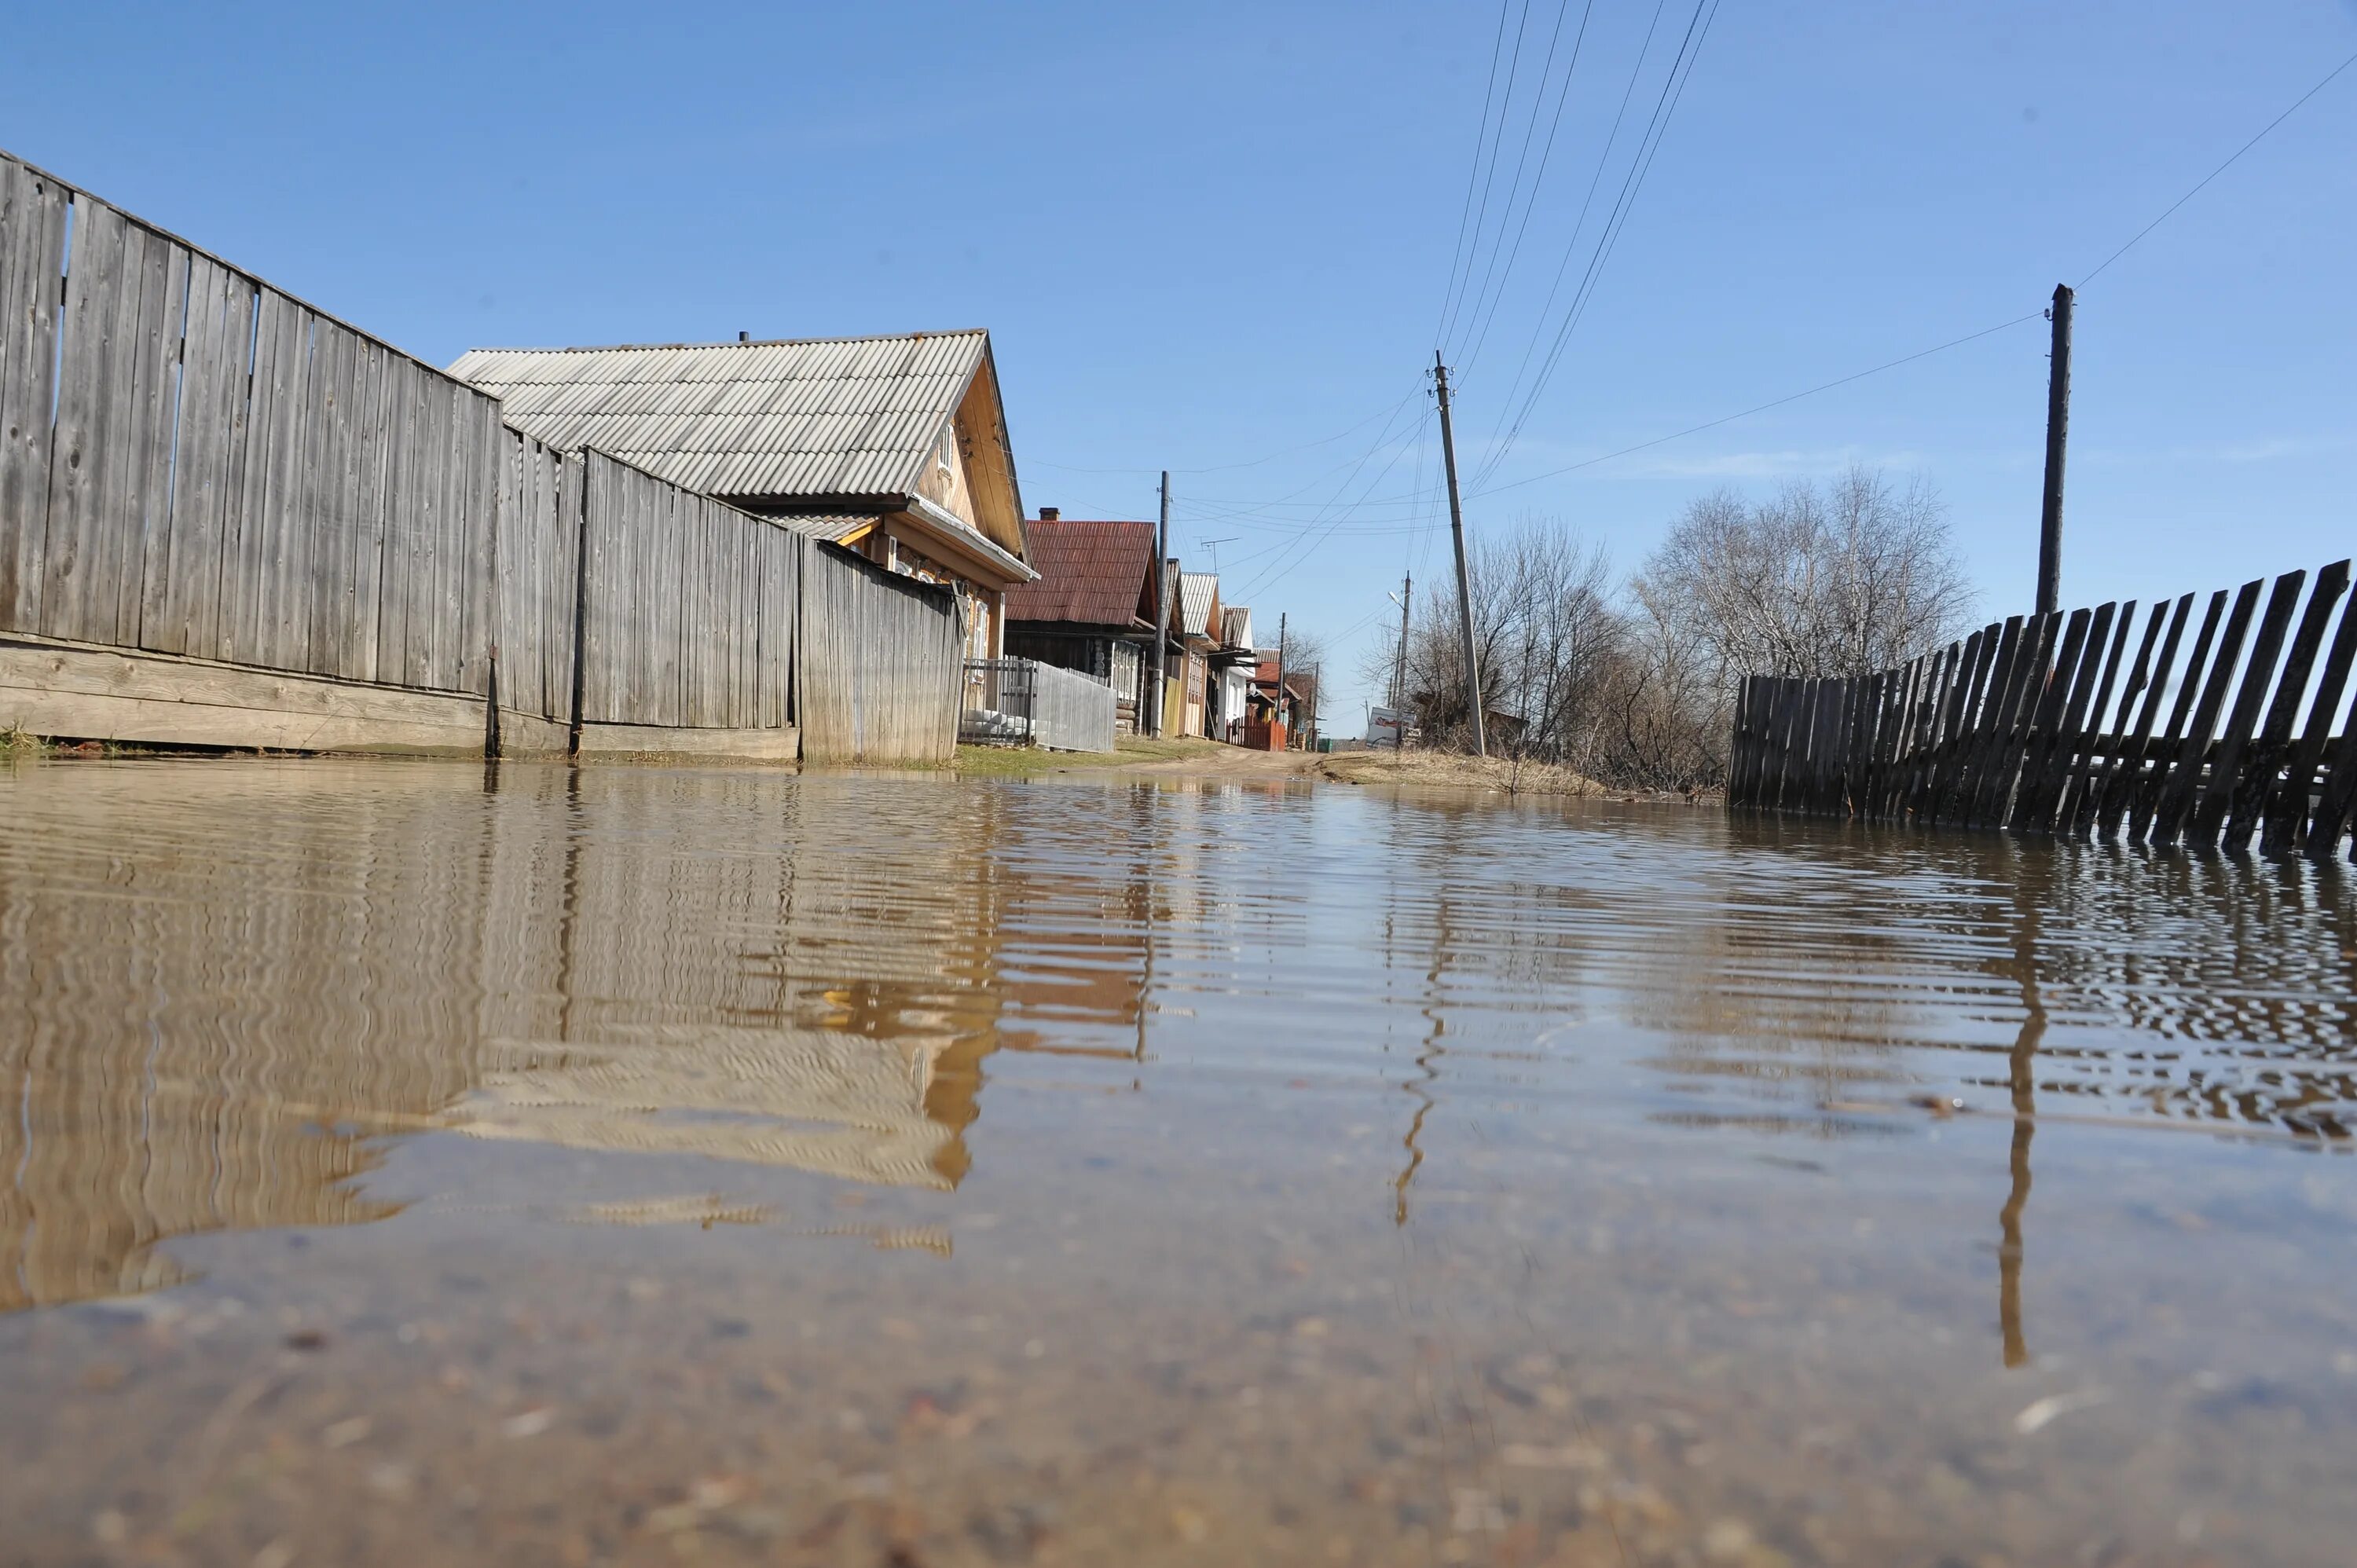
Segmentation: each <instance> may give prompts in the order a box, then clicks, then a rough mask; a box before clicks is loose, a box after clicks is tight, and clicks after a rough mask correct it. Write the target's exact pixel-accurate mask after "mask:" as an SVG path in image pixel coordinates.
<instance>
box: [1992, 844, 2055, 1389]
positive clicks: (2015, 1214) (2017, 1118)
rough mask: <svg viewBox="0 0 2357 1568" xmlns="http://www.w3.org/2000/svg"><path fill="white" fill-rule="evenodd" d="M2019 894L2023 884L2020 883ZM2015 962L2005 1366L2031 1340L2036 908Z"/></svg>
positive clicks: (2028, 911) (2000, 1219) (2000, 1295)
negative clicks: (2017, 1024) (2018, 1014)
mask: <svg viewBox="0 0 2357 1568" xmlns="http://www.w3.org/2000/svg"><path fill="white" fill-rule="evenodd" d="M2015 886H2016V890H2017V897H2018V890H2019V883H2018V881H2017V883H2016V885H2015ZM2013 961H2014V967H2015V971H2016V973H2015V979H2016V981H2017V982H2018V983H2019V985H2020V986H2021V1005H2022V1011H2023V1016H2022V1020H2021V1032H2020V1033H2019V1034H2018V1035H2016V1036H2014V1040H2013V1049H2012V1050H2010V1051H2009V1052H2007V1055H2006V1081H2007V1087H2008V1088H2009V1089H2010V1090H2012V1096H2013V1149H2012V1152H2011V1155H2010V1156H2009V1157H2008V1159H2007V1166H2008V1168H2009V1170H2010V1172H2011V1176H2012V1186H2011V1187H2010V1188H2008V1190H2007V1193H2006V1198H2005V1207H2004V1208H2002V1209H2000V1210H1999V1211H1998V1213H1997V1229H1998V1230H1999V1233H2000V1240H1999V1241H1998V1243H1997V1251H1996V1280H1997V1283H1996V1314H1997V1325H1998V1328H1999V1331H2000V1332H2001V1333H2003V1335H2004V1336H2005V1364H2006V1365H2007V1366H2008V1367H2019V1366H2023V1365H2026V1364H2027V1363H2028V1362H2029V1336H2028V1335H2027V1334H2026V1333H2024V1332H2023V1329H2022V1326H2021V1263H2022V1240H2021V1216H2022V1211H2023V1210H2024V1209H2026V1208H2029V1141H2030V1139H2031V1138H2033V1137H2035V1136H2036V1135H2037V1133H2038V1079H2037V1072H2038V1047H2039V1043H2040V1041H2042V1040H2043V1039H2044V1038H2045V1037H2046V1003H2045V1001H2044V999H2043V998H2042V997H2040V995H2039V992H2038V910H2037V907H2036V906H2035V905H2031V906H2029V907H2028V908H2024V909H2022V910H2021V911H2020V924H2019V926H2018V927H2017V928H2016V936H2015V940H2014V954H2013Z"/></svg>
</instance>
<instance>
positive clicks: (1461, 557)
mask: <svg viewBox="0 0 2357 1568" xmlns="http://www.w3.org/2000/svg"><path fill="white" fill-rule="evenodd" d="M1432 375H1433V380H1434V381H1437V383H1438V384H1439V387H1440V455H1441V456H1442V457H1443V458H1444V459H1446V461H1447V462H1448V533H1449V537H1450V538H1451V539H1452V540H1454V541H1455V542H1456V544H1457V615H1458V621H1459V624H1460V626H1461V628H1462V629H1463V631H1464V633H1465V705H1466V706H1467V707H1468V708H1469V709H1471V710H1472V714H1473V755H1474V756H1476V757H1487V756H1489V755H1490V741H1489V737H1488V736H1487V735H1486V734H1484V733H1483V728H1482V724H1481V667H1480V664H1479V663H1478V662H1477V661H1476V660H1475V659H1474V657H1473V588H1472V585H1471V584H1470V583H1469V581H1468V580H1467V579H1466V575H1465V508H1464V504H1463V503H1462V502H1461V501H1459V500H1458V499H1457V437H1456V436H1455V435H1453V434H1452V433H1451V432H1450V430H1449V428H1448V366H1447V365H1444V364H1442V363H1441V362H1440V350H1439V349H1434V350H1433V351H1432Z"/></svg>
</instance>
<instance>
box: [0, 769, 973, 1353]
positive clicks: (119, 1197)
mask: <svg viewBox="0 0 2357 1568" xmlns="http://www.w3.org/2000/svg"><path fill="white" fill-rule="evenodd" d="M74 766H76V768H77V770H76V771H75V773H74V774H73V775H72V776H71V777H69V776H68V774H67V773H66V772H65V771H63V770H62V768H61V767H53V768H48V769H46V770H45V769H35V770H34V771H33V772H31V773H30V774H29V775H21V776H18V777H16V778H14V779H9V780H7V781H6V783H5V789H7V791H8V797H7V798H8V811H7V813H6V815H5V823H6V828H5V831H0V1014H5V1016H7V1017H8V1018H9V1019H11V1020H12V1025H11V1026H10V1027H9V1028H7V1029H5V1030H0V1315H5V1314H6V1313H9V1312H12V1311H16V1310H18V1309H21V1308H23V1307H26V1306H30V1305H47V1304H53V1303H59V1302H69V1301H75V1300H81V1299H85V1298H89V1297H92V1296H106V1295H114V1294H123V1293H125V1292H134V1291H140V1290H146V1289H152V1288H156V1287H158V1286H162V1285H168V1284H174V1283H179V1282H181V1281H182V1280H184V1279H186V1278H188V1277H189V1275H190V1273H192V1272H194V1270H193V1268H192V1267H191V1266H189V1265H187V1264H184V1263H182V1262H176V1261H174V1259H173V1258H172V1257H171V1256H170V1255H169V1253H168V1252H167V1251H159V1248H160V1247H161V1246H162V1245H163V1244H164V1243H167V1242H169V1241H171V1240H174V1239H176V1238H179V1237H186V1236H193V1235H200V1234H204V1233H207V1232H215V1231H226V1230H253V1229H258V1228H266V1227H276V1226H325V1225H345V1224H354V1223H360V1222H363V1221H368V1220H373V1219H381V1218H383V1217H386V1216H388V1215H391V1214H393V1213H395V1212H398V1211H399V1208H400V1207H401V1204H400V1202H399V1201H396V1200H388V1199H386V1198H384V1197H379V1196H372V1195H371V1194H370V1193H368V1192H366V1191H364V1190H362V1186H363V1185H364V1182H365V1178H366V1177H367V1176H369V1174H370V1173H371V1171H373V1170H374V1169H376V1168H377V1167H379V1166H380V1165H382V1163H383V1161H384V1160H385V1158H386V1157H387V1155H388V1154H389V1153H390V1150H391V1143H390V1140H389V1138H388V1136H387V1135H388V1134H397V1133H418V1132H425V1131H431V1130H436V1129H447V1130H450V1131H453V1132H457V1133H466V1134H468V1135H472V1136H479V1137H484V1138H495V1139H505V1140H510V1141H513V1140H519V1139H521V1140H527V1141H535V1142H541V1143H547V1144H559V1145H563V1146H569V1147H581V1148H597V1149H614V1150H624V1151H629V1150H645V1151H673V1152H692V1153H698V1154H704V1155H712V1156H715V1157H717V1158H721V1159H726V1160H730V1161H735V1162H737V1163H738V1164H740V1165H748V1166H762V1165H767V1166H783V1167H790V1168H793V1169H800V1170H809V1171H816V1172H821V1173H823V1174H825V1175H828V1176H837V1177H842V1178H845V1179H851V1180H857V1181H863V1182H878V1183H890V1184H896V1185H906V1186H919V1187H947V1186H951V1185H953V1184H954V1183H955V1182H956V1181H957V1180H958V1179H959V1178H960V1177H961V1176H963V1174H964V1171H965V1168H966V1162H967V1157H968V1156H967V1154H966V1151H965V1148H964V1145H963V1141H962V1133H963V1129H964V1128H965V1126H966V1125H967V1124H968V1123H969V1122H972V1121H973V1120H974V1116H975V1114H976V1111H975V1106H974V1097H975V1096H976V1094H977V1093H978V1092H979V1090H980V1085H981V1079H980V1071H979V1068H978V1065H977V1064H978V1062H979V1060H980V1058H982V1057H983V1056H984V1055H985V1054H986V1053H987V1052H988V1051H990V1050H991V1049H993V1048H995V1047H996V1044H997V1030H996V1026H997V1017H998V1013H999V1009H1000V1005H1001V1003H1000V998H999V995H998V993H997V991H996V988H995V987H993V986H991V985H988V984H985V983H984V982H985V979H986V977H987V975H988V973H989V964H990V962H991V946H990V939H989V937H988V933H990V932H993V931H995V930H996V929H997V921H996V918H994V916H993V914H992V911H991V908H990V902H991V900H993V899H995V898H997V897H1004V895H1005V889H1004V888H1003V887H1002V886H999V885H998V884H996V882H993V881H991V880H989V879H985V878H963V877H956V876H928V877H924V878H920V879H917V880H915V881H912V882H906V883H902V884H898V885H894V886H891V887H890V888H889V889H888V890H886V889H885V884H886V882H887V879H888V875H889V874H890V872H891V870H892V868H893V867H894V866H896V865H901V864H902V861H903V853H902V852H903V850H904V848H905V844H906V842H907V831H908V829H909V827H911V826H913V825H914V824H915V823H917V822H925V823H934V824H937V819H936V818H934V817H931V816H929V815H925V814H924V812H925V811H926V810H929V808H925V807H922V806H920V802H919V800H917V798H915V797H910V798H909V799H907V800H899V799H896V800H889V801H883V802H877V801H874V800H863V803H862V805H861V806H860V808H859V814H860V817H861V820H863V821H867V820H872V819H873V817H874V815H875V813H876V812H877V811H884V812H886V813H892V812H899V813H904V815H903V816H902V817H901V818H900V819H899V823H898V825H897V826H896V827H895V829H894V830H893V831H891V832H874V833H871V834H869V835H868V836H866V837H865V838H862V837H860V836H859V835H856V834H853V835H849V836H848V837H846V835H845V834H844V833H843V832H797V831H793V828H794V825H795V821H796V820H795V819H794V818H792V817H791V815H789V816H788V817H787V819H786V820H785V831H780V822H781V820H780V811H781V810H782V811H786V812H788V813H791V812H792V811H797V810H799V800H800V797H799V795H798V794H797V793H796V791H797V790H798V789H802V788H807V787H808V786H786V785H784V784H782V783H781V782H780V781H779V780H776V779H770V778H765V777H763V776H761V775H759V774H757V773H751V772H748V771H722V770H696V771H693V772H675V771H671V770H663V771H651V770H639V769H602V770H601V769H583V770H579V771H573V770H567V769H563V768H522V769H521V770H519V769H518V768H516V767H514V766H512V765H511V766H510V767H508V768H505V769H503V770H486V769H485V768H480V767H474V768H464V769H460V768H449V767H438V766H435V765H432V764H417V765H412V766H402V767H384V766H381V765H380V766H375V767H372V768H371V767H369V766H367V765H352V764H341V763H337V762H333V761H328V762H320V763H316V764H305V765H303V766H302V767H300V768H294V769H289V768H284V767H281V766H278V765H273V764H263V763H231V764H224V765H222V766H221V767H218V768H198V769H194V770H181V771H180V772H178V774H176V777H175V781H174V783H173V784H172V785H171V787H170V789H169V790H168V791H166V792H167V793H168V794H169V796H170V800H168V802H164V801H161V800H159V791H158V789H157V787H156V783H155V779H156V775H154V774H153V773H152V772H147V771H145V770H143V769H141V768H137V767H135V766H132V767H124V768H105V769H89V768H79V766H78V765H74ZM500 771H504V772H505V773H506V775H507V777H506V778H505V779H503V780H502V779H500V778H499V773H500ZM584 814H587V816H589V817H592V818H594V820H595V821H597V822H598V823H599V824H601V829H602V831H597V832H585V831H583V830H582V828H581V826H580V819H581V817H582V816H583V815H584ZM124 822H138V823H140V824H141V825H140V829H139V831H138V832H136V833H135V834H133V835H132V836H131V838H129V839H125V838H124V827H123V824H124ZM78 843H79V844H90V843H112V844H113V845H114V846H115V848H116V849H117V850H119V851H120V854H121V855H122V857H123V858H121V859H119V860H116V861H113V862H112V863H110V862H109V861H108V860H107V859H106V858H105V857H104V856H101V857H100V858H99V859H97V860H96V861H90V860H88V859H87V858H86V857H82V856H81V855H80V854H79V853H78V852H77V851H76V850H75V849H74V848H72V847H71V846H73V845H75V844H78ZM109 864H113V865H115V866H116V867H117V870H116V871H115V872H113V873H112V874H110V873H109V872H108V871H107V870H106V869H104V868H105V867H106V866H107V865H109ZM134 865H135V866H136V868H137V869H136V871H135V872H134V871H133V870H132V869H130V868H131V867H132V866H134ZM108 875H116V876H118V877H119V878H120V880H118V881H116V882H115V883H113V885H112V886H110V884H109V883H108V882H107V881H106V878H107V876H108ZM102 891H104V892H106V893H108V894H110V895H111V894H113V893H122V894H124V895H125V896H124V897H113V896H107V897H99V896H95V895H97V894H98V893H100V892H102ZM620 1175H621V1179H622V1180H623V1181H624V1182H625V1183H627V1182H628V1180H629V1179H630V1178H629V1176H628V1173H626V1172H625V1173H620ZM652 1179H657V1180H661V1179H667V1178H662V1177H656V1178H652ZM654 1190H655V1191H658V1192H660V1191H662V1190H663V1189H662V1188H660V1187H658V1188H655V1189H654Z"/></svg>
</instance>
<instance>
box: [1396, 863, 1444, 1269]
mask: <svg viewBox="0 0 2357 1568" xmlns="http://www.w3.org/2000/svg"><path fill="white" fill-rule="evenodd" d="M1447 966H1448V894H1447V893H1446V892H1445V891H1443V892H1442V893H1441V894H1440V895H1439V896H1438V897H1437V898H1436V899H1435V901H1434V904H1433V937H1432V967H1431V968H1429V969H1427V970H1426V971H1425V972H1424V983H1425V991H1426V996H1427V997H1430V998H1434V999H1435V1000H1432V1001H1428V1002H1427V1003H1426V1005H1425V1008H1424V1015H1425V1016H1426V1018H1427V1019H1429V1020H1431V1023H1432V1032H1431V1033H1430V1034H1428V1035H1426V1036H1425V1037H1424V1048H1423V1049H1422V1050H1421V1051H1418V1052H1417V1053H1416V1058H1415V1067H1416V1070H1417V1071H1418V1072H1420V1073H1422V1074H1423V1075H1424V1079H1423V1081H1422V1082H1409V1083H1403V1084H1401V1085H1400V1088H1401V1089H1402V1090H1405V1091H1406V1092H1407V1093H1409V1094H1412V1095H1414V1096H1415V1116H1414V1117H1412V1118H1410V1120H1409V1122H1408V1124H1407V1135H1406V1136H1405V1137H1404V1138H1402V1139H1401V1140H1400V1147H1402V1148H1404V1149H1405V1150H1406V1151H1407V1166H1406V1168H1405V1169H1404V1170H1402V1171H1401V1172H1400V1174H1399V1179H1398V1180H1396V1181H1394V1182H1393V1183H1392V1194H1393V1197H1392V1223H1393V1224H1394V1225H1405V1224H1406V1223H1407V1189H1408V1187H1409V1186H1410V1185H1411V1184H1413V1183H1414V1182H1415V1173H1416V1172H1417V1171H1419V1170H1421V1169H1423V1168H1424V1119H1425V1118H1426V1117H1427V1116H1429V1115H1431V1114H1432V1108H1433V1106H1434V1104H1435V1103H1436V1101H1435V1100H1434V1097H1433V1094H1432V1090H1431V1086H1432V1085H1433V1084H1435V1083H1437V1082H1438V1081H1439V1080H1440V1058H1442V1057H1444V1056H1447V1055H1448V1047H1445V1046H1443V1045H1442V1044H1441V1043H1440V1036H1441V1032H1442V1030H1443V1028H1444V1027H1445V1026H1444V1025H1443V1024H1442V1022H1441V1017H1440V1014H1439V1012H1438V1011H1437V1006H1438V1003H1437V998H1438V996H1439V994H1440V975H1441V971H1442V970H1443V969H1445V968H1446V967H1447Z"/></svg>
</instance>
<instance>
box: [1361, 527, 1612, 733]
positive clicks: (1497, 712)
mask: <svg viewBox="0 0 2357 1568" xmlns="http://www.w3.org/2000/svg"><path fill="white" fill-rule="evenodd" d="M1471 557H1472V558H1471V561H1470V562H1469V569H1470V573H1471V578H1472V600H1473V640H1474V648H1475V654H1474V656H1475V657H1476V658H1477V659H1479V660H1480V665H1481V696H1482V705H1483V706H1484V707H1485V708H1486V709H1488V710H1489V713H1490V714H1491V715H1492V716H1493V717H1494V718H1495V719H1496V720H1498V721H1499V722H1498V723H1497V724H1495V725H1493V726H1492V727H1493V728H1495V729H1497V730H1498V731H1499V734H1498V735H1497V736H1495V737H1494V738H1495V739H1496V740H1497V742H1498V743H1499V744H1500V745H1501V746H1504V747H1506V748H1507V749H1512V750H1523V751H1528V752H1531V753H1533V754H1535V755H1540V756H1544V757H1553V758H1561V757H1566V756H1567V755H1568V754H1569V753H1570V752H1572V751H1574V750H1576V749H1577V747H1578V746H1580V744H1582V742H1583V741H1584V740H1585V738H1586V737H1587V734H1588V733H1589V731H1590V730H1591V729H1592V727H1593V723H1594V718H1595V715H1594V713H1593V698H1594V695H1595V693H1597V692H1598V690H1600V689H1601V685H1602V682H1603V681H1604V680H1605V678H1606V675H1607V672H1608V671H1609V667H1610V664H1611V661H1612V660H1613V659H1614V657H1615V656H1616V650H1617V649H1618V646H1619V643H1620V616H1619V614H1618V612H1617V611H1615V610H1614V608H1613V607H1612V580H1611V579H1612V568H1611V562H1610V559H1609V557H1608V556H1607V555H1606V554H1605V553H1604V551H1603V549H1602V548H1601V547H1600V546H1598V545H1594V544H1591V543H1589V542H1587V541H1585V540H1583V539H1582V538H1581V537H1580V536H1579V534H1578V533H1577V532H1576V531H1574V530H1572V529H1570V528H1568V527H1566V526H1565V525H1564V524H1562V523H1560V522H1557V521H1551V520H1547V519H1540V518H1524V519H1523V520H1522V521H1519V522H1518V523H1517V524H1516V525H1515V528H1514V530H1513V532H1511V533H1508V534H1505V535H1502V536H1489V537H1484V538H1480V539H1477V540H1475V541H1474V543H1473V549H1472V552H1471ZM1395 650H1396V645H1394V648H1393V649H1392V650H1386V651H1387V652H1395ZM1374 662H1375V661H1374V660H1373V659H1372V656H1371V657H1370V659H1369V660H1368V663H1369V669H1368V671H1367V673H1368V674H1369V676H1370V678H1371V679H1372V677H1373V676H1375V675H1376V674H1377V673H1378V671H1376V670H1375V669H1374V668H1373V665H1374ZM1464 664H1465V656H1464V646H1463V639H1462V636H1461V633H1460V632H1459V630H1458V607H1457V596H1456V592H1455V589H1454V586H1453V585H1448V586H1436V587H1432V588H1428V589H1427V590H1426V594H1425V595H1424V596H1423V597H1421V598H1420V599H1419V600H1418V601H1417V603H1416V605H1415V610H1414V612H1413V615H1412V618H1411V624H1410V628H1409V632H1408V649H1407V691H1406V701H1407V703H1408V705H1409V706H1410V707H1412V708H1413V709H1415V714H1416V722H1417V725H1418V726H1419V728H1421V729H1422V731H1423V732H1424V735H1425V737H1426V741H1427V742H1429V743H1437V744H1452V743H1458V742H1462V741H1463V740H1465V739H1466V738H1467V737H1468V736H1469V733H1470V729H1471V715H1470V714H1469V712H1468V711H1467V708H1466V703H1465V675H1464ZM1380 673H1381V674H1382V675H1383V678H1384V680H1385V682H1388V678H1389V674H1390V671H1389V670H1388V669H1387V668H1386V669H1384V670H1383V671H1380Z"/></svg>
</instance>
